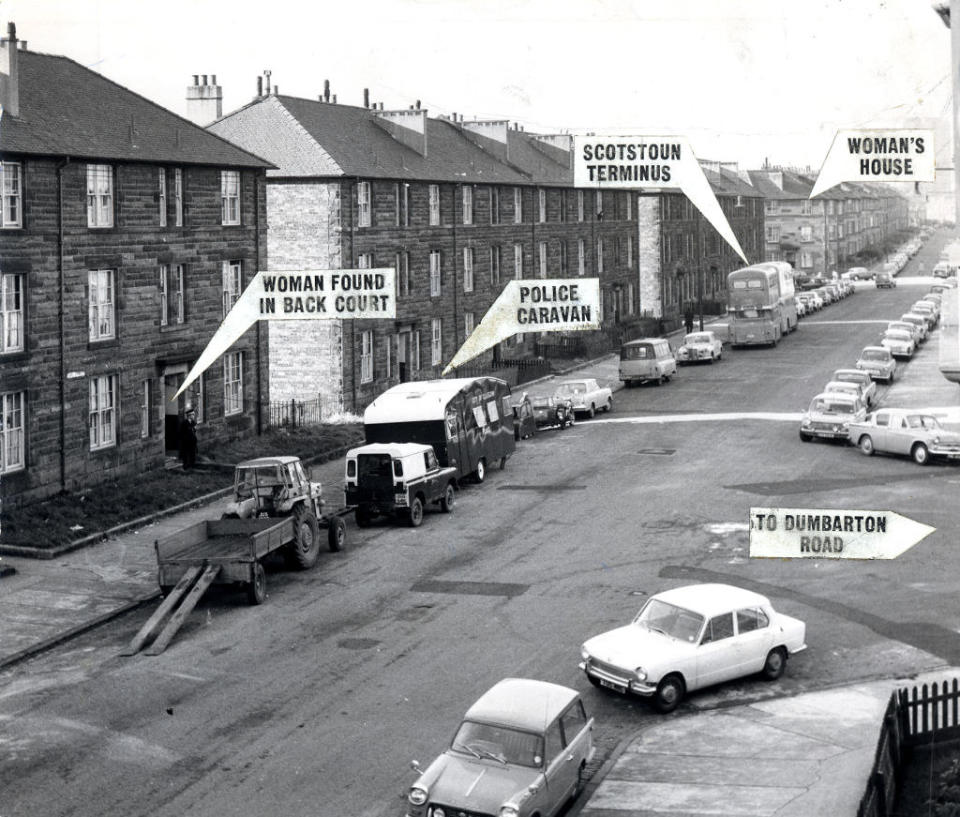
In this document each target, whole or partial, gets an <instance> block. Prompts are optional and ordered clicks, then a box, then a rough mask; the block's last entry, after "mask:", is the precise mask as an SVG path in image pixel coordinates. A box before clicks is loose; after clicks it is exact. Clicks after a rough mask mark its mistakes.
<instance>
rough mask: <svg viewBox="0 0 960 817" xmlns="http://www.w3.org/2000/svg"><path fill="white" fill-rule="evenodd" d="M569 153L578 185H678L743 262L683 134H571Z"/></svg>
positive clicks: (655, 187)
mask: <svg viewBox="0 0 960 817" xmlns="http://www.w3.org/2000/svg"><path fill="white" fill-rule="evenodd" d="M573 155H574V165H573V183H574V185H575V186H577V187H587V188H589V187H595V188H600V189H602V188H607V187H612V188H616V189H632V190H665V189H679V190H681V191H682V192H683V193H684V195H686V197H687V198H688V199H690V201H691V203H692V204H693V206H694V207H696V208H697V209H698V210H699V211H700V212H701V213H702V214H703V217H704V218H705V219H706V220H707V221H709V222H710V224H712V225H713V228H714V229H715V230H716V231H717V232H718V233H720V236H721V237H722V238H723V240H724V241H726V242H727V243H728V244H729V245H730V246H731V247H732V248H733V250H734V251H735V252H736V253H737V255H739V256H740V257H741V258H742V259H743V263H744V264H747V263H749V262H748V261H747V256H746V255H744V253H743V249H742V248H741V247H740V242H739V241H738V240H737V237H736V235H735V234H734V232H733V229H732V228H731V227H730V223H729V222H728V221H727V217H726V215H724V212H723V210H722V209H721V207H720V203H719V202H718V201H717V197H716V195H714V192H713V188H712V187H710V183H709V182H708V181H707V177H706V176H705V175H704V172H703V168H702V167H701V166H700V162H698V161H697V157H696V156H694V154H693V149H692V148H691V147H690V143H689V142H688V141H687V139H686V138H685V137H683V136H574V137H573Z"/></svg>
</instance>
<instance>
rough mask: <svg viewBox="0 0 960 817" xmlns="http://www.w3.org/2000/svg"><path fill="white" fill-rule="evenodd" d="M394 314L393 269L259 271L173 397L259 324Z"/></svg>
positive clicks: (394, 289) (367, 317)
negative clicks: (265, 321) (261, 321)
mask: <svg viewBox="0 0 960 817" xmlns="http://www.w3.org/2000/svg"><path fill="white" fill-rule="evenodd" d="M396 316H397V294H396V273H395V272H394V270H393V268H392V267H383V268H377V269H360V270H356V269H332V270H297V271H276V272H258V273H257V274H256V275H255V276H254V277H253V280H252V281H251V282H250V283H249V284H248V285H247V288H246V289H245V290H244V291H243V293H242V294H241V295H240V297H239V298H238V299H237V302H236V303H235V304H234V305H233V308H232V309H231V310H230V312H229V314H228V315H227V317H226V318H224V320H223V323H221V324H220V326H219V327H218V328H217V331H216V332H215V333H214V335H213V338H211V340H210V343H208V344H207V348H206V349H204V350H203V354H202V355H200V357H199V359H198V360H197V362H196V363H195V364H194V366H193V368H192V369H191V370H190V372H189V374H188V375H187V378H186V380H184V382H183V385H182V386H181V387H180V391H178V392H177V395H178V396H179V395H180V394H182V393H183V392H184V391H185V390H186V388H187V387H188V386H189V385H190V384H191V383H192V382H193V381H194V380H196V379H197V378H198V377H199V376H200V375H201V374H202V373H203V372H204V371H205V370H206V369H207V368H208V367H209V366H210V365H211V364H212V363H213V362H214V361H215V360H216V359H217V358H219V357H220V356H221V355H222V354H223V353H224V352H226V351H227V349H229V348H230V346H232V345H233V343H234V342H235V341H236V340H237V339H238V338H239V337H240V336H241V335H242V334H243V333H244V332H246V331H247V330H248V329H249V328H250V327H251V326H253V325H254V324H255V323H256V322H257V321H259V320H270V321H295V320H355V319H358V318H366V319H369V318H388V319H393V318H396Z"/></svg>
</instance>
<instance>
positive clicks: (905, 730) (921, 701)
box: [857, 678, 960, 817]
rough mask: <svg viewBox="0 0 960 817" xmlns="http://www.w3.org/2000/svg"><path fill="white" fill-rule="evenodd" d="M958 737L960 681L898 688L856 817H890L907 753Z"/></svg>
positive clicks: (891, 701)
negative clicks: (916, 747)
mask: <svg viewBox="0 0 960 817" xmlns="http://www.w3.org/2000/svg"><path fill="white" fill-rule="evenodd" d="M955 738H960V683H958V680H957V679H956V678H954V679H953V680H952V681H951V682H948V681H944V682H943V683H942V684H937V683H936V682H934V683H932V684H930V685H929V686H928V685H927V684H922V685H921V686H919V687H913V688H911V689H898V690H896V691H895V692H894V693H893V694H892V695H891V696H890V701H889V703H888V704H887V709H886V712H885V713H884V716H883V726H882V727H881V729H880V738H879V740H878V741H877V751H876V754H875V755H874V759H873V771H872V772H871V773H870V777H869V778H868V779H867V787H866V790H865V791H864V794H863V798H862V799H861V800H860V807H859V809H857V817H889V815H890V814H892V813H893V808H894V805H895V801H896V796H897V787H898V784H899V782H900V769H901V767H902V765H903V761H904V757H905V752H907V751H909V750H910V749H912V748H913V747H915V746H920V745H929V744H935V743H938V742H940V741H946V740H953V739H955Z"/></svg>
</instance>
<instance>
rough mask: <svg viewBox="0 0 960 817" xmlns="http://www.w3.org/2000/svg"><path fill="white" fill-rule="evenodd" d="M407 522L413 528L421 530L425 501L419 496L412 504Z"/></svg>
mask: <svg viewBox="0 0 960 817" xmlns="http://www.w3.org/2000/svg"><path fill="white" fill-rule="evenodd" d="M407 522H408V523H409V524H410V527H411V528H419V527H420V526H421V525H422V524H423V501H422V500H421V499H420V497H418V496H415V497H414V498H413V502H411V503H410V511H409V513H408V514H407Z"/></svg>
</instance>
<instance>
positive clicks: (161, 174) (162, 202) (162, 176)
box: [157, 167, 167, 227]
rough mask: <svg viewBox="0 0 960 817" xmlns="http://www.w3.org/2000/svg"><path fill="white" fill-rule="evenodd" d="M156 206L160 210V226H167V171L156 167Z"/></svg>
mask: <svg viewBox="0 0 960 817" xmlns="http://www.w3.org/2000/svg"><path fill="white" fill-rule="evenodd" d="M157 207H158V208H159V211H160V226H161V227H166V226H167V171H166V170H165V169H164V168H162V167H160V168H157Z"/></svg>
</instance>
